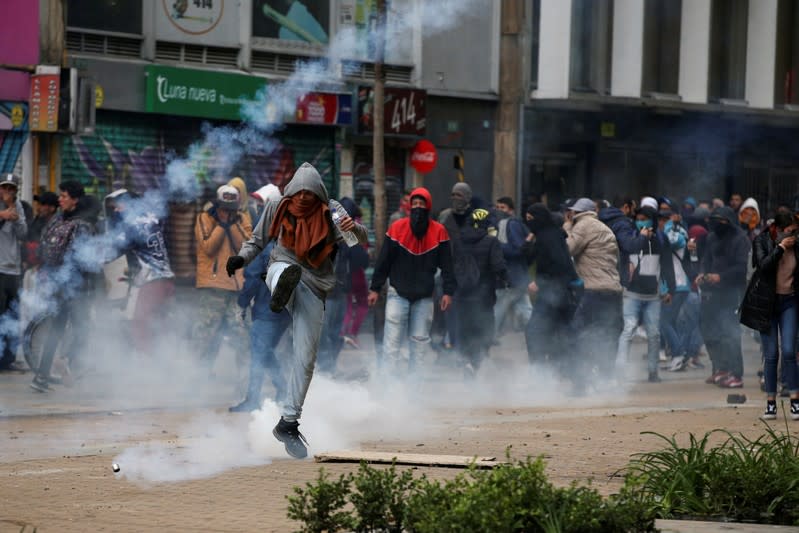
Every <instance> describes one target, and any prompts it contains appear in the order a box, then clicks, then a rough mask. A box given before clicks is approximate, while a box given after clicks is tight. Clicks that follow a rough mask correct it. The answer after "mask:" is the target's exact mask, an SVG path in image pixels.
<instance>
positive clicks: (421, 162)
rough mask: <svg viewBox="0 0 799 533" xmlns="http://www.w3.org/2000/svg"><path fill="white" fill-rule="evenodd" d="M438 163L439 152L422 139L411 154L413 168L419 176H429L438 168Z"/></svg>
mask: <svg viewBox="0 0 799 533" xmlns="http://www.w3.org/2000/svg"><path fill="white" fill-rule="evenodd" d="M437 162H438V152H436V147H435V145H433V143H431V142H430V141H427V140H424V139H422V140H421V141H419V142H417V143H416V145H414V147H413V151H412V152H411V166H412V167H413V168H414V169H416V172H418V173H419V174H428V173H429V172H432V171H433V169H434V168H436V163H437Z"/></svg>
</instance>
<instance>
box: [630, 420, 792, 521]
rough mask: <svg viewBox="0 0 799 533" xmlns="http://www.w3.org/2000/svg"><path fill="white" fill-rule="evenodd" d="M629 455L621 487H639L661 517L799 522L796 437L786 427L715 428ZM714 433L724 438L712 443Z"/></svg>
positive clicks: (635, 488)
mask: <svg viewBox="0 0 799 533" xmlns="http://www.w3.org/2000/svg"><path fill="white" fill-rule="evenodd" d="M654 435H656V436H657V437H658V438H660V439H663V441H665V443H666V447H665V448H664V449H662V450H658V451H654V452H646V453H640V454H637V455H635V456H634V457H633V459H632V461H631V462H630V465H629V467H628V469H627V479H626V483H625V487H627V488H628V489H629V490H631V491H633V492H636V493H639V494H640V495H641V497H642V499H643V500H645V501H648V502H649V506H650V507H651V508H652V509H653V510H654V511H655V513H656V514H657V516H658V517H659V518H687V519H697V520H725V521H740V522H758V523H765V524H781V525H799V490H797V488H798V485H799V440H797V439H796V437H793V438H792V437H791V435H790V432H789V430H788V428H787V427H786V432H785V433H781V432H777V431H775V430H774V429H773V428H771V427H770V426H767V429H766V433H765V434H764V435H761V436H760V437H758V438H756V439H750V438H747V437H745V436H743V435H733V434H732V433H729V432H727V431H723V430H715V431H711V432H709V433H706V434H705V435H704V437H702V438H697V437H695V436H694V435H693V434H692V435H690V439H689V442H688V444H687V445H686V446H681V445H680V444H679V443H678V442H677V440H676V439H675V438H674V437H671V438H668V437H664V436H663V435H657V434H654ZM713 435H720V436H721V437H722V438H723V441H722V442H721V444H719V445H716V446H710V440H711V437H712V436H713Z"/></svg>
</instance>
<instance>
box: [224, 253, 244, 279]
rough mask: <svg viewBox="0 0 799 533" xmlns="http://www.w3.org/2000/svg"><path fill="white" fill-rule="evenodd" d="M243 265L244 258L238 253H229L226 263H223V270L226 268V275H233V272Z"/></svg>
mask: <svg viewBox="0 0 799 533" xmlns="http://www.w3.org/2000/svg"><path fill="white" fill-rule="evenodd" d="M243 266H244V258H243V257H241V256H240V255H231V256H230V257H228V258H227V265H225V270H227V275H228V277H233V274H235V273H236V271H237V270H238V269H240V268H241V267H243Z"/></svg>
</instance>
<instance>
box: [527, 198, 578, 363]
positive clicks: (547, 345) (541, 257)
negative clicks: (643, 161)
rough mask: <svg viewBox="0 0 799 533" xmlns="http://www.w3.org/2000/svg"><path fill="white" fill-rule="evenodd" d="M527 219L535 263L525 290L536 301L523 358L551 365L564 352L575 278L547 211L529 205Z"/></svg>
mask: <svg viewBox="0 0 799 533" xmlns="http://www.w3.org/2000/svg"><path fill="white" fill-rule="evenodd" d="M527 215H528V216H527V227H528V228H530V231H531V232H532V234H533V236H534V239H532V240H531V246H530V247H529V250H530V251H529V254H528V257H529V258H530V259H531V260H532V261H535V263H536V279H535V281H533V282H531V283H530V285H529V287H528V290H529V291H530V293H531V294H533V295H535V296H536V299H535V306H534V307H533V313H532V315H531V316H530V320H529V322H528V323H527V329H526V330H525V340H526V341H527V356H528V358H529V360H530V364H533V363H540V362H544V361H546V360H547V359H549V361H550V362H553V363H554V362H555V361H554V359H555V358H556V357H557V354H558V353H563V352H564V351H566V350H564V348H563V347H564V346H565V344H566V343H567V341H568V334H569V327H570V325H571V322H572V317H573V316H574V311H575V307H574V305H573V302H572V299H571V296H570V294H569V291H570V285H571V284H572V283H574V282H575V281H577V280H578V277H577V272H575V270H574V264H573V263H572V259H571V256H570V255H569V248H568V246H567V245H566V232H564V231H563V229H562V228H560V227H559V226H557V225H556V224H555V220H554V219H553V218H552V214H551V213H550V212H549V209H547V207H546V206H545V205H544V204H533V205H531V206H530V207H529V208H528V209H527ZM561 363H562V361H561ZM561 370H566V369H565V368H561Z"/></svg>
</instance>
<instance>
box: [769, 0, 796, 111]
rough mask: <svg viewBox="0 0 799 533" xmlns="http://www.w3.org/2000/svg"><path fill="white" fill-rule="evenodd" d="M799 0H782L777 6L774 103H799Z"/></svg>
mask: <svg viewBox="0 0 799 533" xmlns="http://www.w3.org/2000/svg"><path fill="white" fill-rule="evenodd" d="M797 4H799V1H798V0H780V2H779V4H778V8H777V62H776V64H777V71H776V74H775V78H776V79H775V80H774V103H775V104H777V105H780V104H782V105H797V104H799V90H797V85H798V84H799V80H797V76H799V5H797Z"/></svg>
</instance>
